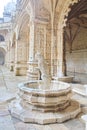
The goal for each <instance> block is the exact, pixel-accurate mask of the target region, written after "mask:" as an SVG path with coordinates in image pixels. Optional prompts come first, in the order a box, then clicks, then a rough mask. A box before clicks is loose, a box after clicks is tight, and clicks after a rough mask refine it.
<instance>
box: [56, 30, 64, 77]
mask: <svg viewBox="0 0 87 130" xmlns="http://www.w3.org/2000/svg"><path fill="white" fill-rule="evenodd" d="M57 38H58V39H57V40H58V41H57V42H58V43H57V45H58V46H57V49H58V50H57V52H58V56H57V59H58V61H57V77H63V76H65V74H64V72H65V66H64V61H63V59H64V58H63V28H60V29H58V36H57Z"/></svg>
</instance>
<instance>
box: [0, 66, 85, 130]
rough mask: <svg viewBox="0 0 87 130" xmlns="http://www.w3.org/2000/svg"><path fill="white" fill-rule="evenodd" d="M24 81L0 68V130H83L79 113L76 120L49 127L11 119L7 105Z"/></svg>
mask: <svg viewBox="0 0 87 130" xmlns="http://www.w3.org/2000/svg"><path fill="white" fill-rule="evenodd" d="M26 80H27V78H26V77H24V76H14V73H13V72H10V71H9V70H8V69H7V68H6V67H2V66H0V130H85V124H84V123H83V122H82V121H81V119H80V118H81V115H82V114H81V113H80V114H79V115H78V116H77V117H76V119H73V120H69V121H66V122H64V123H61V124H50V125H38V124H30V123H23V122H22V121H20V120H18V119H16V118H13V117H12V116H11V114H10V112H9V111H8V105H9V103H10V102H11V100H14V99H15V97H17V85H18V83H20V82H24V81H26Z"/></svg>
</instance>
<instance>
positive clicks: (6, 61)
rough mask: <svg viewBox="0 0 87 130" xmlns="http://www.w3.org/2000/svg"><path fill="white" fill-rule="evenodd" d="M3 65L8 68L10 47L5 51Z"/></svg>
mask: <svg viewBox="0 0 87 130" xmlns="http://www.w3.org/2000/svg"><path fill="white" fill-rule="evenodd" d="M5 65H6V67H7V68H8V69H10V49H8V50H7V52H6V57H5Z"/></svg>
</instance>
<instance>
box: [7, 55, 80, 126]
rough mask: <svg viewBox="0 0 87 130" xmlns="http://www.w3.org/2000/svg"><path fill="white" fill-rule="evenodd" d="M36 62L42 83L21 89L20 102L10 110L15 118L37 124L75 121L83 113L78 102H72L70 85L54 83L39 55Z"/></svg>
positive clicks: (32, 83)
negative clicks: (73, 119)
mask: <svg viewBox="0 0 87 130" xmlns="http://www.w3.org/2000/svg"><path fill="white" fill-rule="evenodd" d="M36 59H37V60H38V68H39V69H40V71H41V78H42V80H38V81H37V80H36V81H29V82H25V83H21V84H19V85H18V88H19V92H18V95H19V98H18V99H16V100H15V101H13V102H12V103H11V104H10V106H9V109H10V111H11V114H12V116H14V117H16V118H18V119H21V120H22V121H23V122H31V123H38V124H48V123H57V122H58V123H61V122H64V121H66V120H69V119H72V118H75V117H76V115H77V114H78V113H79V112H80V111H81V109H80V105H79V103H78V102H77V101H75V100H71V99H70V96H71V87H70V84H68V83H64V82H60V81H52V80H51V75H50V74H49V72H48V65H47V63H46V62H45V60H44V59H43V56H42V55H41V54H40V53H37V55H36Z"/></svg>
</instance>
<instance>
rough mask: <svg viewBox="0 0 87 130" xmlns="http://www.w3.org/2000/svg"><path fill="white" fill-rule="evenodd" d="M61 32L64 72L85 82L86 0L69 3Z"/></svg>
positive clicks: (86, 75)
mask: <svg viewBox="0 0 87 130" xmlns="http://www.w3.org/2000/svg"><path fill="white" fill-rule="evenodd" d="M69 8H70V12H69V13H68V15H67V17H65V18H67V21H66V26H65V27H64V34H63V39H64V40H63V47H64V49H65V52H64V63H65V68H66V69H65V71H66V72H65V73H66V74H67V75H72V76H74V81H75V82H79V83H83V84H84V83H87V81H86V79H87V69H86V68H87V1H86V0H80V1H78V3H75V4H74V5H70V7H69Z"/></svg>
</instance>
